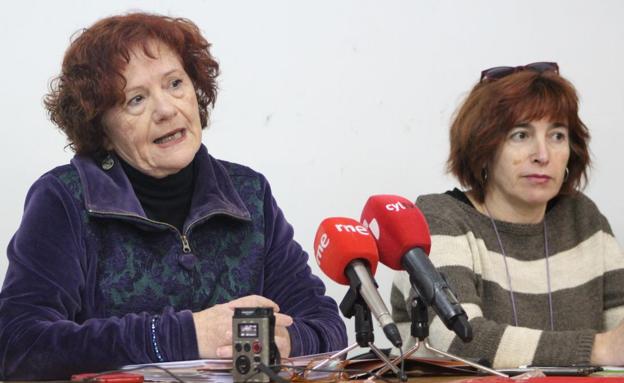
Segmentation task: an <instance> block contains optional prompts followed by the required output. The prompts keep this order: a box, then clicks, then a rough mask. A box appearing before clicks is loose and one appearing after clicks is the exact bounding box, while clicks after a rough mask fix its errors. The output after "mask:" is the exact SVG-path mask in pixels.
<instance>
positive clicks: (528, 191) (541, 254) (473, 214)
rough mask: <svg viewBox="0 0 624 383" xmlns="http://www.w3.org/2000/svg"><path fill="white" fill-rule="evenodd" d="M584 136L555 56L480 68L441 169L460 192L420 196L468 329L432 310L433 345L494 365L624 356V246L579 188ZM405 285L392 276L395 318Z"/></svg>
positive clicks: (404, 308)
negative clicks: (464, 336)
mask: <svg viewBox="0 0 624 383" xmlns="http://www.w3.org/2000/svg"><path fill="white" fill-rule="evenodd" d="M588 142H589V132H588V130H587V127H586V126H585V125H584V124H583V122H582V121H581V119H580V118H579V115H578V98H577V95H576V91H575V89H574V87H573V86H572V84H571V83H570V82H568V81H567V80H566V79H564V78H563V77H562V76H560V75H559V67H558V65H557V64H556V63H551V62H540V63H533V64H529V65H526V66H521V67H495V68H491V69H488V70H485V71H483V73H482V76H481V81H480V82H479V83H477V84H476V85H475V87H474V88H473V89H472V91H471V92H470V94H469V95H468V97H467V98H466V100H465V101H464V103H463V104H462V105H461V107H460V108H459V111H458V112H457V115H456V116H455V118H454V120H453V123H452V125H451V130H450V143H451V145H450V146H451V150H450V155H449V159H448V169H449V171H450V172H451V173H452V174H453V175H454V176H455V177H456V178H457V179H458V180H459V182H460V184H461V185H462V186H464V187H465V190H463V191H462V190H459V189H454V190H452V191H449V192H446V193H443V194H430V195H425V196H420V197H419V198H418V200H417V205H418V207H419V208H420V209H421V210H422V211H423V213H424V214H425V216H426V218H427V221H428V223H429V228H430V231H431V241H432V244H431V254H430V257H431V259H432V261H433V263H434V264H435V265H436V266H437V267H438V268H439V269H440V270H441V271H442V272H444V273H445V274H446V276H447V278H448V281H449V284H450V285H451V286H452V288H453V289H454V291H455V292H456V293H457V294H458V295H459V300H460V301H461V303H462V307H463V308H464V310H465V311H466V312H467V313H468V316H469V318H470V323H471V324H472V327H473V333H474V339H473V340H472V342H470V343H464V342H462V341H461V339H459V338H458V337H456V336H454V334H453V333H451V332H450V331H448V330H447V329H446V328H445V327H444V325H443V324H442V322H441V321H440V319H439V318H437V317H435V318H433V320H432V322H431V341H432V344H433V345H434V346H437V347H436V348H439V349H442V350H446V351H449V352H451V353H454V354H458V355H462V356H467V357H473V358H479V359H480V358H485V359H488V360H490V361H491V362H492V364H493V365H494V367H496V368H500V367H518V366H520V365H541V366H567V365H573V364H576V365H588V364H602V365H605V364H607V365H609V364H612V365H622V364H624V323H622V320H623V319H624V254H623V253H622V250H621V249H620V247H619V245H618V243H617V241H616V240H615V238H614V236H613V233H612V231H611V227H610V226H609V223H608V221H607V219H606V218H605V217H604V216H603V215H602V213H601V212H600V211H599V210H598V208H597V207H596V205H595V204H594V203H593V202H592V201H591V200H590V199H589V198H588V197H587V196H585V195H584V194H583V193H581V192H580V191H579V189H580V187H581V186H583V185H584V183H585V178H586V172H587V168H588V166H589V162H590V157H589V149H588ZM410 290H411V285H410V283H409V278H408V277H407V275H405V273H400V274H398V275H397V278H396V279H395V283H394V288H393V292H392V294H393V296H392V302H393V307H394V316H395V320H396V321H397V322H409V313H410V303H411V292H410ZM408 338H409V336H408V337H405V336H404V338H403V339H404V340H406V339H408ZM413 343H414V340H413V338H412V339H411V340H409V341H406V342H405V343H404V344H406V347H410V345H411V344H413Z"/></svg>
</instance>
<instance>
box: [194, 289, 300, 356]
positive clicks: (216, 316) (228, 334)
mask: <svg viewBox="0 0 624 383" xmlns="http://www.w3.org/2000/svg"><path fill="white" fill-rule="evenodd" d="M236 307H271V308H273V312H274V313H275V343H276V344H277V347H278V348H279V351H280V355H281V356H282V357H288V356H289V355H290V335H289V334H288V330H287V329H286V327H288V326H290V325H291V324H292V323H293V320H292V318H291V317H290V316H288V315H285V314H279V306H278V305H277V304H276V303H275V302H273V301H272V300H270V299H267V298H264V297H261V296H259V295H249V296H246V297H242V298H238V299H235V300H233V301H230V302H228V303H224V304H220V305H214V306H212V307H211V308H209V309H206V310H202V311H199V312H196V313H193V321H194V322H195V333H196V334H197V347H198V349H199V357H200V358H215V357H218V358H229V357H231V356H232V315H234V308H236Z"/></svg>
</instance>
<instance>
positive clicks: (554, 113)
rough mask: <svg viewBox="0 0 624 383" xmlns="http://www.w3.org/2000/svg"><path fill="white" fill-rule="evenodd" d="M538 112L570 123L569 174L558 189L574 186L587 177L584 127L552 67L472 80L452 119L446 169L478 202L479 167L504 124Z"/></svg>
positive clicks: (569, 90) (572, 95) (481, 194)
mask: <svg viewBox="0 0 624 383" xmlns="http://www.w3.org/2000/svg"><path fill="white" fill-rule="evenodd" d="M542 118H549V119H551V120H553V121H556V122H562V123H565V124H566V126H567V127H568V129H569V137H570V159H569V160H568V170H569V174H568V176H567V178H566V181H565V182H564V184H563V185H562V187H561V190H560V192H559V194H571V193H573V192H575V191H576V190H577V189H579V188H581V187H582V186H584V185H585V183H586V182H587V168H588V167H589V165H590V156H589V149H588V143H589V131H588V130H587V127H586V126H585V124H583V121H581V119H580V117H579V115H578V96H577V94H576V90H575V89H574V86H573V85H572V84H571V83H570V82H569V81H567V80H566V79H565V78H563V77H561V76H560V75H559V74H558V73H556V72H555V71H545V72H541V73H539V72H536V71H532V70H524V71H520V72H517V73H514V74H511V75H509V76H506V77H503V78H500V79H498V80H493V81H484V82H479V83H478V84H477V85H475V86H474V88H473V89H472V91H471V92H470V94H469V95H468V97H467V98H466V100H465V101H464V102H463V104H462V105H461V106H460V108H459V109H458V111H457V113H456V115H455V118H454V120H453V123H452V124H451V130H450V143H451V150H450V154H449V158H448V161H447V169H448V171H449V172H450V173H452V174H453V175H455V177H457V179H458V180H459V182H460V184H461V185H462V186H464V187H467V188H470V189H471V190H472V191H473V192H474V196H475V197H476V199H477V200H478V201H479V202H483V200H484V198H485V180H484V179H483V175H484V174H483V172H484V168H485V167H486V166H487V165H488V164H489V163H490V162H491V161H492V160H493V158H494V156H495V155H496V152H497V150H498V148H499V146H500V145H501V144H502V142H503V141H504V139H505V137H506V135H507V133H508V132H509V130H511V129H512V128H513V126H514V125H515V124H517V123H518V122H520V121H533V120H539V119H542Z"/></svg>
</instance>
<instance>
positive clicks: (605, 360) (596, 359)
mask: <svg viewBox="0 0 624 383" xmlns="http://www.w3.org/2000/svg"><path fill="white" fill-rule="evenodd" d="M591 364H595V365H598V366H624V321H622V322H620V324H619V325H618V326H617V327H616V328H614V329H613V330H610V331H607V332H603V333H600V334H596V337H595V338H594V348H593V349H592V354H591Z"/></svg>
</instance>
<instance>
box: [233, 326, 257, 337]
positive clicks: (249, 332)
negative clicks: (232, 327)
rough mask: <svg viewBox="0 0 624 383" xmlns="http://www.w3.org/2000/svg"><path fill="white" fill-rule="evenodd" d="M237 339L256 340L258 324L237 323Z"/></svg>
mask: <svg viewBox="0 0 624 383" xmlns="http://www.w3.org/2000/svg"><path fill="white" fill-rule="evenodd" d="M238 337H239V338H257V337H258V324H257V323H239V324H238Z"/></svg>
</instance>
